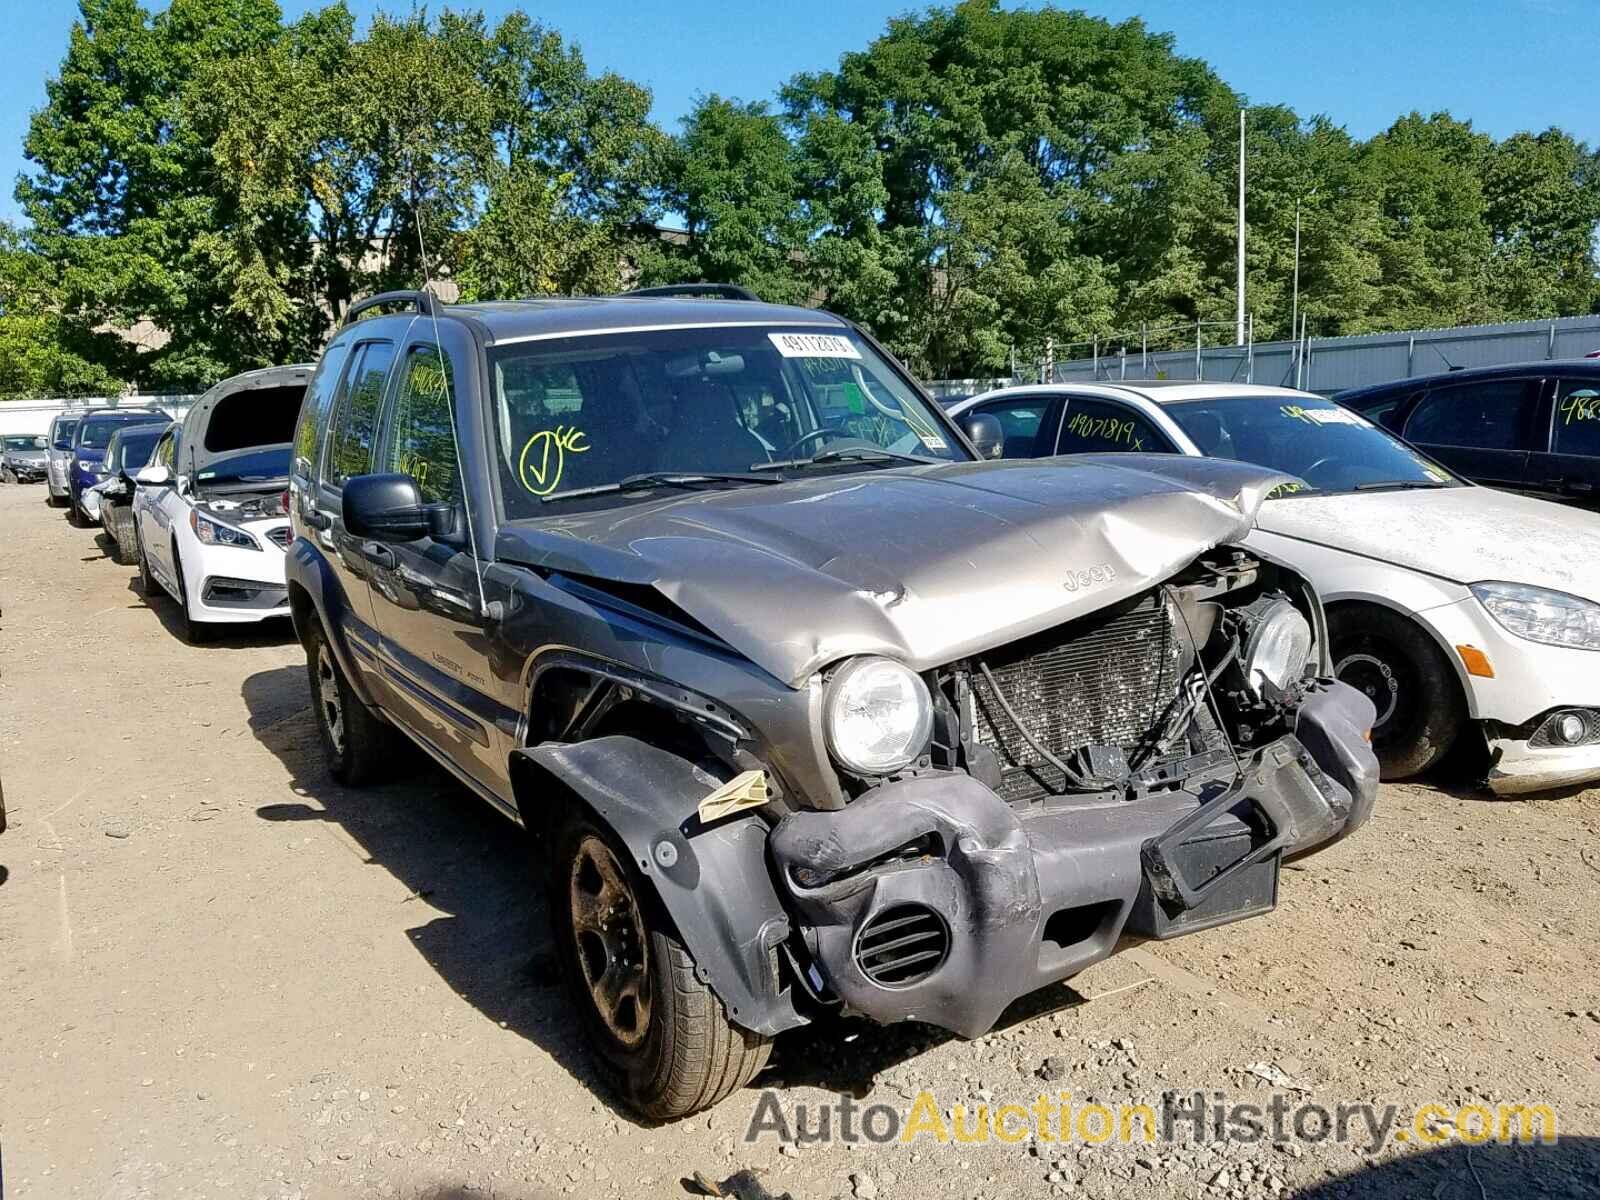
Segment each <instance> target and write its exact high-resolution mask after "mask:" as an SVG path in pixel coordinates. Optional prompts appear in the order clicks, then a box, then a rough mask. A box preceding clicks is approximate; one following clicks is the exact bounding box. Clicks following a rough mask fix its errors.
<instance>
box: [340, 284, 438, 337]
mask: <svg viewBox="0 0 1600 1200" xmlns="http://www.w3.org/2000/svg"><path fill="white" fill-rule="evenodd" d="M398 304H408V305H410V306H411V307H412V308H413V309H415V310H416V311H417V312H419V313H421V314H422V315H423V316H425V317H431V316H433V306H434V304H435V300H434V296H433V293H432V292H429V291H404V292H379V293H378V294H377V295H376V296H368V297H367V298H366V299H365V300H357V301H356V302H355V303H354V304H352V305H351V306H350V307H349V308H347V309H345V312H344V321H343V322H342V323H341V324H340V326H339V328H341V329H343V328H344V327H345V326H346V325H351V324H353V323H354V322H355V319H356V318H357V317H359V316H360V315H361V314H362V313H364V312H366V311H367V310H368V309H373V308H388V307H390V306H392V305H398Z"/></svg>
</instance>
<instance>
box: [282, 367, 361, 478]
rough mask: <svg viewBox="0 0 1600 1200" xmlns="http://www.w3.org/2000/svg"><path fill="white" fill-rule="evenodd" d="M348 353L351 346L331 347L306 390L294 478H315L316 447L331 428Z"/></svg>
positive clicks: (297, 432)
mask: <svg viewBox="0 0 1600 1200" xmlns="http://www.w3.org/2000/svg"><path fill="white" fill-rule="evenodd" d="M349 353H350V347H349V346H341V345H333V346H329V347H328V349H327V350H326V351H324V353H323V355H322V361H321V362H320V363H318V364H317V373H316V374H315V375H313V376H312V377H311V382H310V383H309V384H308V385H307V386H306V398H305V400H303V401H302V402H301V404H300V423H299V425H297V426H296V427H295V431H294V474H296V475H298V476H300V477H301V478H302V479H310V478H312V477H313V476H314V475H316V462H317V446H318V445H319V444H320V443H321V441H322V434H323V432H324V431H325V430H326V429H327V428H328V414H329V413H330V412H331V410H332V408H333V394H334V392H335V390H336V389H337V388H338V386H339V377H340V376H341V375H342V374H343V373H344V364H345V359H346V358H347V357H348V355H349Z"/></svg>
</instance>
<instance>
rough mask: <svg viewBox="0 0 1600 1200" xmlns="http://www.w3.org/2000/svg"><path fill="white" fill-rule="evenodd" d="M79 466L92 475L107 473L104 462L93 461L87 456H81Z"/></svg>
mask: <svg viewBox="0 0 1600 1200" xmlns="http://www.w3.org/2000/svg"><path fill="white" fill-rule="evenodd" d="M78 466H79V467H80V468H81V469H82V470H85V471H87V472H89V474H91V475H104V474H105V473H106V468H105V464H104V463H97V462H91V461H89V460H88V459H87V458H80V459H79V460H78Z"/></svg>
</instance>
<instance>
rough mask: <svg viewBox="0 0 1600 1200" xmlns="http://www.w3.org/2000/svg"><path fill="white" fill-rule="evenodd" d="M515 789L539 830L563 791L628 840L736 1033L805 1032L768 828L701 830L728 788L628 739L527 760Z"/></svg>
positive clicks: (521, 759) (736, 824) (735, 824)
mask: <svg viewBox="0 0 1600 1200" xmlns="http://www.w3.org/2000/svg"><path fill="white" fill-rule="evenodd" d="M511 778H512V782H513V783H514V785H515V787H516V793H517V803H518V805H519V807H520V808H521V810H522V816H523V823H524V824H525V825H526V826H527V827H528V829H529V830H530V831H532V830H537V829H539V828H541V827H543V826H545V825H546V824H547V823H548V817H549V811H548V808H547V806H549V805H550V804H551V803H552V801H553V800H554V794H553V792H552V788H560V789H562V790H563V791H565V792H567V793H569V794H570V795H573V796H576V797H577V798H578V800H580V801H581V802H582V803H583V804H585V805H587V806H588V808H589V809H590V810H592V811H593V813H594V814H595V816H596V817H598V818H599V819H600V820H601V821H602V822H603V823H604V824H605V825H606V826H608V827H609V828H610V829H611V830H612V831H613V832H614V833H615V834H616V835H617V837H619V838H620V839H621V840H622V843H623V845H625V846H626V847H627V848H628V850H629V852H630V853H631V855H632V858H633V865H634V867H635V868H636V869H637V870H638V871H639V873H640V874H641V875H643V876H644V877H645V878H646V879H647V880H648V881H649V882H650V883H651V884H652V885H654V887H655V891H656V894H657V895H658V896H659V897H660V899H661V904H662V906H663V907H664V908H665V909H666V912H667V915H668V917H670V918H671V920H672V923H673V926H674V927H675V928H676V929H677V932H678V936H679V937H681V938H682V939H683V944H684V946H685V947H686V948H687V949H688V951H689V954H690V956H691V957H693V959H694V961H695V972H696V974H697V975H699V977H700V979H701V982H703V983H705V984H706V985H707V986H709V987H710V988H711V989H712V991H714V992H716V994H717V996H718V997H719V998H720V999H721V1000H722V1003H723V1005H724V1006H725V1007H726V1008H727V1010H728V1017H729V1019H730V1020H732V1021H733V1022H734V1024H736V1025H741V1026H743V1027H744V1028H746V1029H750V1030H753V1031H754V1032H756V1033H763V1034H767V1035H769V1036H770V1035H772V1034H776V1033H779V1032H781V1031H783V1030H785V1029H792V1028H794V1027H795V1026H797V1025H802V1024H804V1023H805V1018H803V1017H801V1016H800V1015H799V1014H798V1013H797V1012H795V1008H794V1002H793V997H792V995H791V994H790V991H789V989H788V988H787V987H785V986H784V983H783V977H782V975H781V974H780V972H779V969H778V947H779V945H780V944H781V943H782V942H783V940H784V939H785V938H786V937H788V935H789V918H788V916H787V915H786V914H785V913H784V910H783V906H782V905H781V904H780V903H779V901H778V894H777V891H776V890H775V889H774V887H773V884H772V876H771V874H770V872H769V871H768V869H767V836H768V829H767V826H766V824H765V823H764V822H763V821H761V820H760V819H759V818H758V817H754V816H749V817H743V818H739V819H736V820H726V821H719V822H717V823H716V824H714V825H711V826H705V825H703V824H702V823H701V821H700V818H699V814H698V808H699V804H700V801H701V800H702V799H704V798H705V797H706V796H707V795H708V794H710V793H711V792H713V791H715V790H716V789H717V788H718V787H719V786H720V785H721V783H722V781H721V780H719V779H716V778H714V777H712V776H711V775H708V774H706V773H705V772H704V771H702V770H700V769H699V768H698V767H696V766H694V765H693V764H692V763H689V762H687V761H685V760H684V759H682V758H680V757H678V756H677V755H676V754H672V753H670V752H669V751H666V750H662V749H659V748H658V747H655V746H652V745H650V744H649V743H647V742H642V741H640V740H639V739H637V738H631V737H623V736H612V737H601V738H594V739H592V740H590V741H586V742H573V743H563V742H546V743H545V744H543V745H540V746H533V747H530V748H527V749H523V750H518V751H516V752H515V753H513V754H512V756H511Z"/></svg>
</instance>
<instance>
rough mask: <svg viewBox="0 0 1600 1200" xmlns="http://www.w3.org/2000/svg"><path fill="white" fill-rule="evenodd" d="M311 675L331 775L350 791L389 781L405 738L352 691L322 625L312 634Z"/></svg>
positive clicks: (308, 656) (308, 657)
mask: <svg viewBox="0 0 1600 1200" xmlns="http://www.w3.org/2000/svg"><path fill="white" fill-rule="evenodd" d="M305 646H306V676H307V680H308V682H309V683H310V686H311V707H312V709H313V710H314V711H315V712H316V714H317V732H318V733H320V734H321V735H322V749H323V751H324V753H325V754H326V755H327V757H328V770H329V771H331V772H332V774H333V777H334V778H335V779H337V780H338V781H339V782H340V783H342V784H344V785H345V786H346V787H365V786H366V785H368V784H371V783H376V782H378V781H379V780H381V779H383V778H384V777H385V776H387V774H388V772H389V768H390V766H391V765H392V763H393V762H394V758H395V751H396V750H397V749H398V748H399V739H398V737H397V735H396V733H395V731H394V728H393V727H392V726H391V725H389V724H388V723H387V722H386V721H384V719H383V718H382V717H380V716H378V715H377V714H376V713H374V712H372V711H371V710H370V709H369V708H367V706H366V705H365V704H363V703H362V702H361V700H360V698H359V697H358V696H357V695H356V694H355V692H354V691H352V690H351V688H350V681H349V680H347V679H346V678H345V677H344V671H343V670H341V669H340V667H339V660H338V658H337V657H335V655H334V653H333V649H332V648H331V647H330V646H329V645H328V640H327V635H326V634H325V633H324V632H323V629H322V626H321V625H320V624H316V623H313V624H312V625H311V628H310V629H309V630H308V631H307V633H306V641H305Z"/></svg>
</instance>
